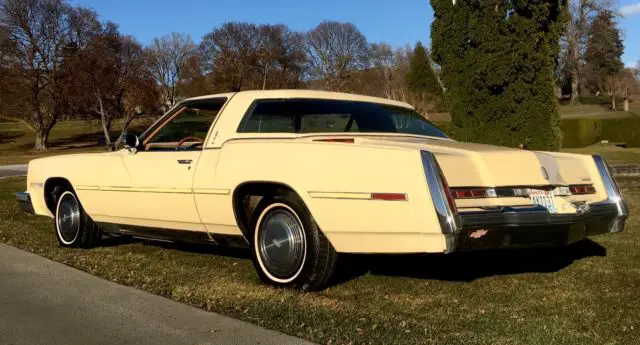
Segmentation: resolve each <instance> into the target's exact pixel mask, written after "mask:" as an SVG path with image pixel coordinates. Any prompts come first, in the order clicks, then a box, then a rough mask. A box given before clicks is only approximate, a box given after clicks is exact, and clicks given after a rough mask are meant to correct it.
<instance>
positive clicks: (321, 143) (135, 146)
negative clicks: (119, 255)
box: [18, 90, 628, 290]
mask: <svg viewBox="0 0 640 345" xmlns="http://www.w3.org/2000/svg"><path fill="white" fill-rule="evenodd" d="M121 143H122V145H123V148H122V149H121V150H119V151H116V152H109V153H87V154H75V155H67V156H56V157H49V158H41V159H35V160H32V161H31V162H30V163H29V168H28V177H27V191H26V192H25V193H19V194H18V201H19V203H20V205H21V207H22V208H23V209H24V210H26V211H30V212H33V213H35V214H38V215H44V216H49V217H53V219H54V226H55V234H56V236H57V238H58V241H59V243H60V244H61V245H62V246H69V247H75V246H79V247H93V246H96V245H98V243H99V241H100V239H101V237H102V234H103V233H111V234H125V235H133V236H136V237H143V238H152V239H162V240H174V241H197V242H206V243H212V244H229V243H243V244H244V245H247V246H249V247H250V248H252V253H253V261H254V265H255V268H256V271H257V272H258V275H259V276H260V278H261V279H262V280H263V281H265V282H267V283H269V284H272V285H278V286H291V287H295V288H299V289H304V290H312V289H321V288H322V287H324V286H326V284H327V282H328V281H329V278H330V277H331V275H332V272H333V271H334V268H335V266H336V259H337V256H338V253H451V252H455V251H460V250H471V249H480V248H503V247H520V246H523V247H524V246H540V245H546V246H554V245H564V244H567V243H571V242H574V241H576V240H579V239H582V238H584V237H586V236H588V235H593V234H600V233H607V232H619V231H622V230H623V228H624V222H625V219H626V218H627V216H628V211H627V207H626V206H625V203H624V202H623V200H622V197H621V194H620V191H619V189H618V187H617V185H616V182H615V181H614V179H613V177H612V175H611V172H610V170H609V168H608V166H607V164H606V163H605V162H604V160H603V159H602V158H600V157H598V156H588V155H577V154H567V153H558V152H537V151H529V150H522V149H515V148H507V147H496V146H489V145H479V144H472V143H462V142H458V141H454V140H451V139H449V138H448V137H447V136H446V135H445V134H444V133H443V132H442V131H441V130H439V129H438V128H437V127H435V126H434V125H432V124H431V123H430V122H428V121H427V120H425V119H424V118H423V117H422V116H420V115H419V114H418V113H417V112H416V111H415V110H414V109H413V108H412V107H411V106H410V105H408V104H406V103H401V102H396V101H391V100H387V99H381V98H373V97H366V96H359V95H353V94H341V93H329V92H319V91H292V90H280V91H244V92H237V93H228V94H219V95H211V96H204V97H198V98H192V99H187V100H185V101H183V102H181V103H179V104H178V105H177V106H175V107H174V108H173V109H172V110H170V111H169V112H168V113H167V114H165V115H164V116H163V117H162V118H160V119H159V120H158V121H157V122H156V123H154V124H153V125H151V126H150V127H149V128H148V129H147V130H146V131H145V132H144V133H142V134H141V135H140V136H136V135H133V134H128V135H125V136H124V137H123V138H122V139H121Z"/></svg>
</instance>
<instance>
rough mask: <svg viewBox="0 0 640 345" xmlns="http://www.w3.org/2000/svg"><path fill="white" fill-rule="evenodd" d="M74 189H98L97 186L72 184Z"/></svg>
mask: <svg viewBox="0 0 640 345" xmlns="http://www.w3.org/2000/svg"><path fill="white" fill-rule="evenodd" d="M74 189H75V190H100V187H99V186H74Z"/></svg>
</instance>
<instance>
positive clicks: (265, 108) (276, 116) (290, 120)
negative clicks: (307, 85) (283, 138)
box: [239, 100, 358, 133]
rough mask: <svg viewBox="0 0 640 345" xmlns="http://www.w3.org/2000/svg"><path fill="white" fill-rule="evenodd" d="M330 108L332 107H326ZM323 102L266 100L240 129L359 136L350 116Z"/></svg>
mask: <svg viewBox="0 0 640 345" xmlns="http://www.w3.org/2000/svg"><path fill="white" fill-rule="evenodd" d="M327 105H329V107H327ZM334 108H335V107H331V106H330V104H328V103H327V102H323V101H314V100H312V101H306V100H264V101H259V102H257V103H256V104H255V106H254V107H253V110H252V111H251V114H250V115H249V117H248V118H247V119H246V121H245V122H244V124H243V125H241V127H240V129H239V132H244V133H330V132H336V133H343V132H357V131H358V125H357V123H356V121H354V118H353V117H352V115H351V114H350V113H348V112H335V110H337V109H334Z"/></svg>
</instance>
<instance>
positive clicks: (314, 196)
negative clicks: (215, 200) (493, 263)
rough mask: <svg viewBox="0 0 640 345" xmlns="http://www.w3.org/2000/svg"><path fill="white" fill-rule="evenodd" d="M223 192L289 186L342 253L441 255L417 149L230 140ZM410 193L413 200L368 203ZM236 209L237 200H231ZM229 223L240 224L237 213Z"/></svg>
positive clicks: (220, 170)
mask: <svg viewBox="0 0 640 345" xmlns="http://www.w3.org/2000/svg"><path fill="white" fill-rule="evenodd" d="M214 180H215V181H216V185H215V186H212V187H214V188H218V189H229V190H230V191H231V193H230V195H232V194H233V190H235V188H237V187H238V186H239V185H241V184H243V183H245V182H251V181H269V182H278V183H282V184H285V185H288V186H290V187H291V188H292V189H293V190H294V191H296V192H297V194H298V195H300V197H301V198H302V199H303V201H304V202H305V204H306V205H307V207H308V208H309V210H310V211H311V213H312V215H313V217H314V219H315V220H316V222H317V223H318V225H319V226H320V228H321V229H322V231H323V233H324V234H325V235H326V236H327V237H328V239H329V241H330V242H331V243H332V244H333V246H334V247H335V248H336V250H337V251H339V252H357V253H375V252H389V253H394V252H396V253H404V252H441V251H443V250H444V240H443V236H442V233H441V230H440V227H439V225H438V222H437V218H436V215H435V211H434V209H433V203H432V201H431V199H430V197H429V192H428V188H427V186H426V182H425V176H424V171H423V168H422V163H421V159H420V154H419V151H417V150H406V149H397V148H380V147H368V146H361V145H353V144H344V143H314V142H308V141H292V140H232V141H229V142H227V143H226V144H225V145H224V146H223V147H222V150H221V152H220V156H219V161H218V165H217V171H216V175H215V179H214ZM375 192H380V193H404V194H407V196H408V201H378V200H368V199H367V198H366V197H363V195H364V196H366V194H367V193H375ZM225 204H226V205H228V206H226V207H229V208H231V202H230V200H229V202H227V203H225ZM222 213H224V214H226V215H227V219H225V220H224V222H225V223H228V224H235V219H233V211H232V209H229V210H225V211H224V212H222Z"/></svg>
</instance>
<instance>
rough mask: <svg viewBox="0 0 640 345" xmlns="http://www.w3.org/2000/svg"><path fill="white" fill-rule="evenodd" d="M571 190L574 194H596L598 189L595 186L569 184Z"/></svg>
mask: <svg viewBox="0 0 640 345" xmlns="http://www.w3.org/2000/svg"><path fill="white" fill-rule="evenodd" d="M569 191H570V192H571V194H573V195H582V194H595V193H596V189H595V188H594V187H593V186H590V185H589V186H569Z"/></svg>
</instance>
